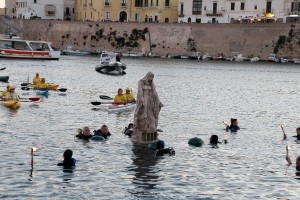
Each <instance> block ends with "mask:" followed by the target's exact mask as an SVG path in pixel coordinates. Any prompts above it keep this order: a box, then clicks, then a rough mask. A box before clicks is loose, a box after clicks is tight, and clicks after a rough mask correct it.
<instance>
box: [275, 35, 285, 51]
mask: <svg viewBox="0 0 300 200" xmlns="http://www.w3.org/2000/svg"><path fill="white" fill-rule="evenodd" d="M286 39H287V37H286V36H285V35H280V36H279V39H278V41H277V43H276V45H275V47H274V49H273V53H275V54H276V53H278V51H279V49H281V48H283V47H284V45H285V42H286Z"/></svg>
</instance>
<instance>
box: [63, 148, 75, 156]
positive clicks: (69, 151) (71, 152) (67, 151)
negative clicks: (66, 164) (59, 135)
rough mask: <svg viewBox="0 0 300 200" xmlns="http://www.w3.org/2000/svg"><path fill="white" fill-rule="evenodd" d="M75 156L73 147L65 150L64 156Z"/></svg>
mask: <svg viewBox="0 0 300 200" xmlns="http://www.w3.org/2000/svg"><path fill="white" fill-rule="evenodd" d="M72 156H73V151H72V150H71V149H67V150H65V152H64V158H72Z"/></svg>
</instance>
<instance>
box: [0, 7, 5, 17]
mask: <svg viewBox="0 0 300 200" xmlns="http://www.w3.org/2000/svg"><path fill="white" fill-rule="evenodd" d="M4 15H5V9H4V8H0V16H4Z"/></svg>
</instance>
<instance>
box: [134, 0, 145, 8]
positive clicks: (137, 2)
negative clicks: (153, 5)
mask: <svg viewBox="0 0 300 200" xmlns="http://www.w3.org/2000/svg"><path fill="white" fill-rule="evenodd" d="M135 7H143V0H135Z"/></svg>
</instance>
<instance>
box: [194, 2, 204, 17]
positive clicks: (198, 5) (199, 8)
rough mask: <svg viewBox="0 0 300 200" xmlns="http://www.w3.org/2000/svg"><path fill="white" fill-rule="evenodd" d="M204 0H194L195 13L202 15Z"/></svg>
mask: <svg viewBox="0 0 300 200" xmlns="http://www.w3.org/2000/svg"><path fill="white" fill-rule="evenodd" d="M201 12H202V0H193V15H201Z"/></svg>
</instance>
